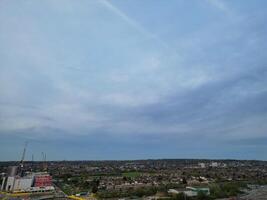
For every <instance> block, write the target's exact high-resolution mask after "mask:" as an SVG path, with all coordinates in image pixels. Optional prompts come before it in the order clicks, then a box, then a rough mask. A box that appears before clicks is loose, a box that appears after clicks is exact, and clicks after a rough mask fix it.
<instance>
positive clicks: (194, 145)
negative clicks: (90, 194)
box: [0, 0, 267, 161]
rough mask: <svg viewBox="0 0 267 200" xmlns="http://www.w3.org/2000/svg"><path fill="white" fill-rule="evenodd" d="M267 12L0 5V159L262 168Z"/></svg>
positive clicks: (144, 2)
mask: <svg viewBox="0 0 267 200" xmlns="http://www.w3.org/2000/svg"><path fill="white" fill-rule="evenodd" d="M266 8H267V1H265V0H253V1H244V0H235V1H230V0H191V1H188V0H168V1H166V0H57V1H55V0H25V1H19V0H13V1H10V0H1V1H0V160H3V161H6V160H20V158H21V154H22V150H23V147H24V143H25V141H28V147H27V152H26V160H31V158H32V155H34V159H35V160H40V159H41V154H42V152H45V153H46V155H47V159H48V160H111V159H120V160H121V159H157V158H209V159H228V158H229V159H258V160H267V65H266V64H267V61H266V56H267V53H266V52H267V42H266V39H267V12H266V11H267V10H266Z"/></svg>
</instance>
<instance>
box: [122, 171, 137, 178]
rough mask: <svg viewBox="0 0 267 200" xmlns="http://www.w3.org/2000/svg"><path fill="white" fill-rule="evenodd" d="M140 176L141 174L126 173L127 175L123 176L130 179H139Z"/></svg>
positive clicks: (123, 174)
mask: <svg viewBox="0 0 267 200" xmlns="http://www.w3.org/2000/svg"><path fill="white" fill-rule="evenodd" d="M140 175H141V173H140V172H125V173H122V176H125V177H129V178H135V177H138V176H140Z"/></svg>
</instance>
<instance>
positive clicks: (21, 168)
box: [19, 141, 28, 176]
mask: <svg viewBox="0 0 267 200" xmlns="http://www.w3.org/2000/svg"><path fill="white" fill-rule="evenodd" d="M27 146H28V142H27V141H26V142H25V146H24V149H23V152H22V157H21V160H20V163H19V166H20V175H21V176H23V167H24V166H23V163H24V159H25V154H26V149H27Z"/></svg>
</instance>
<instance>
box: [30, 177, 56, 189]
mask: <svg viewBox="0 0 267 200" xmlns="http://www.w3.org/2000/svg"><path fill="white" fill-rule="evenodd" d="M46 186H52V176H49V175H37V176H35V180H34V187H46Z"/></svg>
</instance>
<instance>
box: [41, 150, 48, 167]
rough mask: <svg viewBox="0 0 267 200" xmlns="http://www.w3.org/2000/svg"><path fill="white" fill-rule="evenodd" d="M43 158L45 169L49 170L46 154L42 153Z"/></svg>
mask: <svg viewBox="0 0 267 200" xmlns="http://www.w3.org/2000/svg"><path fill="white" fill-rule="evenodd" d="M42 157H43V169H44V171H46V170H47V163H46V153H44V152H42Z"/></svg>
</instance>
